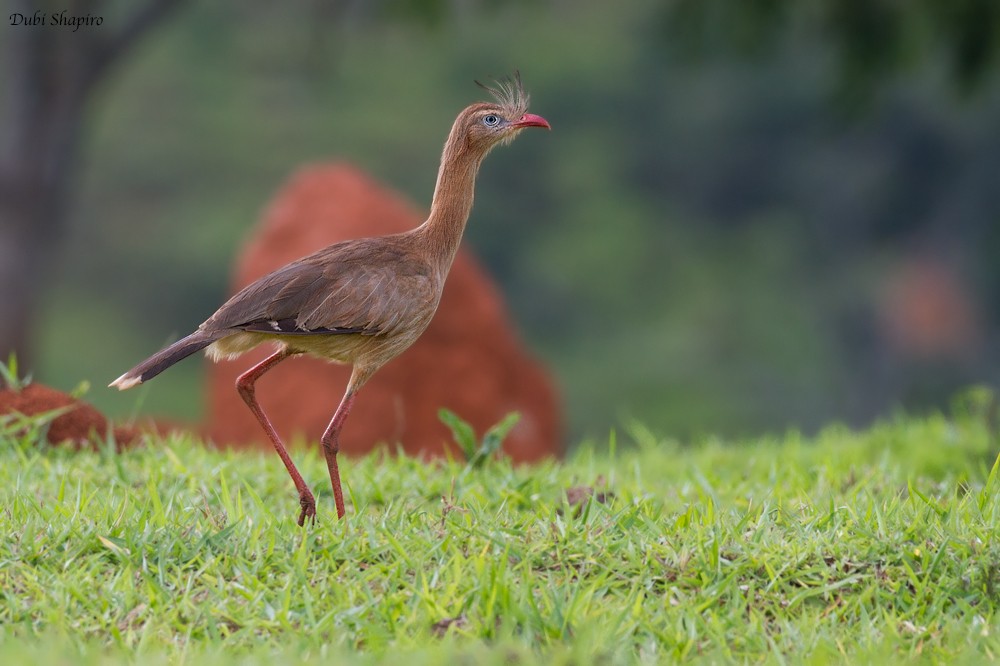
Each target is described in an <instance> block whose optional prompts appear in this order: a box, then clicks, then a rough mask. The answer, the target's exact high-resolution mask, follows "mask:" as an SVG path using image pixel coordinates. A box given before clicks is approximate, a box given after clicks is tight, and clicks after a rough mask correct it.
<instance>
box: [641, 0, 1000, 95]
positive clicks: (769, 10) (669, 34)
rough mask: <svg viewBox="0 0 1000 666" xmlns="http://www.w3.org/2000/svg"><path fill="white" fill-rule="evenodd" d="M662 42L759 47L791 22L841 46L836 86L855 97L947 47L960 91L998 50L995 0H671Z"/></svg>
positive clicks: (696, 50) (971, 85)
mask: <svg viewBox="0 0 1000 666" xmlns="http://www.w3.org/2000/svg"><path fill="white" fill-rule="evenodd" d="M660 24H661V26H663V34H664V37H665V42H666V43H668V44H670V45H672V46H673V47H676V48H677V49H678V50H680V51H682V52H686V53H688V54H692V55H707V54H718V53H720V52H725V50H727V49H734V48H735V49H737V50H739V51H740V52H742V53H753V52H763V51H766V50H767V49H768V47H769V46H771V45H776V44H778V43H779V42H780V40H779V39H776V37H777V36H778V35H779V34H781V33H783V32H787V31H790V30H796V31H800V32H802V30H801V29H802V28H805V31H804V32H805V34H811V35H814V36H818V37H819V38H821V39H828V40H830V41H831V42H832V43H833V44H834V46H835V48H836V49H837V50H838V51H839V53H840V56H839V58H840V68H841V72H842V79H841V86H842V89H841V93H842V97H843V98H844V100H845V101H846V102H848V103H849V104H852V105H857V104H858V102H859V101H864V100H865V99H867V98H868V97H869V96H870V94H871V92H872V91H873V90H874V88H875V85H876V84H877V83H879V82H880V81H882V80H883V79H884V78H886V77H887V76H890V75H892V74H895V73H898V72H901V71H904V70H906V69H907V68H911V67H914V66H916V65H919V64H922V63H923V61H926V60H927V59H929V58H932V57H934V56H936V55H937V54H939V53H944V54H946V55H947V58H948V62H949V65H950V68H951V74H952V80H954V81H955V82H956V83H957V85H958V87H959V88H960V89H961V90H962V91H963V92H969V91H971V90H973V89H975V88H976V87H977V86H979V85H980V84H981V83H982V81H983V79H984V77H985V76H986V75H987V74H988V72H989V70H990V67H991V65H992V64H993V61H994V60H995V59H996V57H997V53H998V51H1000V3H998V2H996V0H950V1H949V2H939V1H938V0H916V1H914V2H898V1H897V0H813V1H812V2H805V3H803V2H797V1H796V0H753V1H752V2H744V1H741V0H737V1H735V2H734V1H733V0H674V1H673V2H670V3H667V4H665V5H664V10H663V13H662V20H661V22H660Z"/></svg>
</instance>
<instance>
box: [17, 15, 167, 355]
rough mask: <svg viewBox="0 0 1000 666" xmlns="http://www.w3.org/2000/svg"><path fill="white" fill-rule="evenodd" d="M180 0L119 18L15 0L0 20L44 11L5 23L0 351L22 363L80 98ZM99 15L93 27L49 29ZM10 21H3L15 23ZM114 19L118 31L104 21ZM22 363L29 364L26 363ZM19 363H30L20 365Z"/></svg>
mask: <svg viewBox="0 0 1000 666" xmlns="http://www.w3.org/2000/svg"><path fill="white" fill-rule="evenodd" d="M181 2H182V0H145V1H144V2H140V3H135V5H134V6H133V7H132V8H131V10H130V13H129V14H127V15H125V16H124V17H122V19H121V20H120V21H115V20H111V19H110V16H109V12H108V11H107V10H108V7H107V5H108V4H110V3H103V2H99V1H96V0H80V1H78V2H71V3H68V4H69V6H68V7H67V6H66V5H67V3H53V2H31V1H30V0H14V1H13V2H11V3H9V5H8V9H9V11H8V12H7V13H6V14H5V17H10V16H13V15H15V14H20V15H23V16H25V17H29V18H30V17H32V16H34V15H36V13H41V14H43V15H45V16H46V18H47V22H46V24H44V25H24V24H21V25H17V26H14V25H8V26H7V27H6V35H7V38H8V41H7V48H8V53H7V69H8V71H7V72H6V78H7V82H8V85H7V92H6V94H5V95H4V97H5V99H6V104H7V109H6V118H7V122H5V123H4V124H3V126H2V129H0V131H2V133H3V135H2V142H0V220H2V221H3V223H2V224H0V354H2V355H3V357H4V358H6V357H7V355H8V353H10V352H11V351H14V352H16V353H18V354H19V355H20V356H21V357H22V358H23V359H25V360H27V359H30V353H31V346H30V344H29V335H28V334H29V331H30V326H31V322H32V317H33V310H34V304H35V302H36V301H37V295H38V290H39V289H40V288H41V287H42V286H43V284H44V282H45V275H46V268H47V266H48V264H49V262H50V261H51V260H52V252H51V248H52V242H53V239H56V238H58V237H59V236H60V232H61V230H62V228H63V223H64V221H65V218H66V211H67V206H68V195H69V192H70V189H71V184H72V176H73V171H74V167H75V165H76V161H77V157H78V148H79V144H80V137H81V134H82V131H83V125H84V117H85V115H86V111H87V103H88V101H89V100H90V98H91V97H92V95H93V92H94V90H95V88H97V86H98V84H99V83H101V81H102V80H104V79H105V78H106V76H107V73H108V71H109V70H110V68H111V66H112V65H113V64H115V63H116V62H118V61H120V60H121V59H122V57H123V56H124V55H125V54H126V53H127V52H128V51H129V50H130V48H131V47H132V46H134V45H135V43H136V42H137V41H138V40H139V39H141V38H142V37H143V36H144V35H145V34H147V33H148V32H149V31H150V29H152V28H153V27H154V26H155V25H156V24H157V23H159V22H161V20H162V19H163V18H164V17H165V16H167V14H168V13H169V12H170V11H171V10H172V9H174V8H175V7H177V6H178V5H180V4H181ZM63 10H66V11H65V15H66V16H67V17H86V16H91V17H97V16H99V17H101V18H102V23H101V25H100V26H81V27H78V28H77V29H75V30H74V29H71V28H68V27H60V26H57V25H53V22H54V20H55V19H54V17H55V16H56V14H57V13H58V12H61V11H63ZM13 20H14V19H10V18H9V21H10V22H13ZM115 24H117V27H112V25H115ZM29 363H30V361H29ZM26 365H28V364H27V363H26Z"/></svg>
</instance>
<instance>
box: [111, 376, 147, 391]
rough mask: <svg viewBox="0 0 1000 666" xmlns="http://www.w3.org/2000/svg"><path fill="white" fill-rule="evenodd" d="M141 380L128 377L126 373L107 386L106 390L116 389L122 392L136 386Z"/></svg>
mask: <svg viewBox="0 0 1000 666" xmlns="http://www.w3.org/2000/svg"><path fill="white" fill-rule="evenodd" d="M141 383H142V380H141V379H139V378H138V377H129V376H128V373H127V372H126V373H125V374H124V375H122V376H121V377H119V378H118V379H116V380H115V381H113V382H111V383H110V384H108V388H112V387H114V388H116V389H118V390H119V391H124V390H125V389H130V388H132V387H133V386H135V385H136V384H141Z"/></svg>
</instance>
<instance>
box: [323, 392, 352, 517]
mask: <svg viewBox="0 0 1000 666" xmlns="http://www.w3.org/2000/svg"><path fill="white" fill-rule="evenodd" d="M356 390H357V389H356V387H355V386H353V382H352V385H349V386H348V387H347V393H345V394H344V399H343V400H341V401H340V406H339V407H337V411H336V413H335V414H334V415H333V419H331V421H330V425H328V426H327V428H326V432H324V433H323V439H321V440H320V441H321V442H322V444H323V453H324V455H326V466H327V467H328V468H329V469H330V484H331V485H332V486H333V501H334V502H335V503H336V504H337V517H338V518H343V517H344V491H343V490H341V488H340V467H339V466H338V465H337V452H338V451H339V450H340V430H341V428H343V427H344V421H346V420H347V415H348V414H350V413H351V406H352V405H353V404H354V396H355V391H356Z"/></svg>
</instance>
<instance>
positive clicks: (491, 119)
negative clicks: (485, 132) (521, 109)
mask: <svg viewBox="0 0 1000 666" xmlns="http://www.w3.org/2000/svg"><path fill="white" fill-rule="evenodd" d="M483 124H484V125H486V126H487V127H496V126H497V125H499V124H500V116H497V115H494V114H492V113H491V114H490V115H488V116H486V117H485V118H483Z"/></svg>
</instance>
